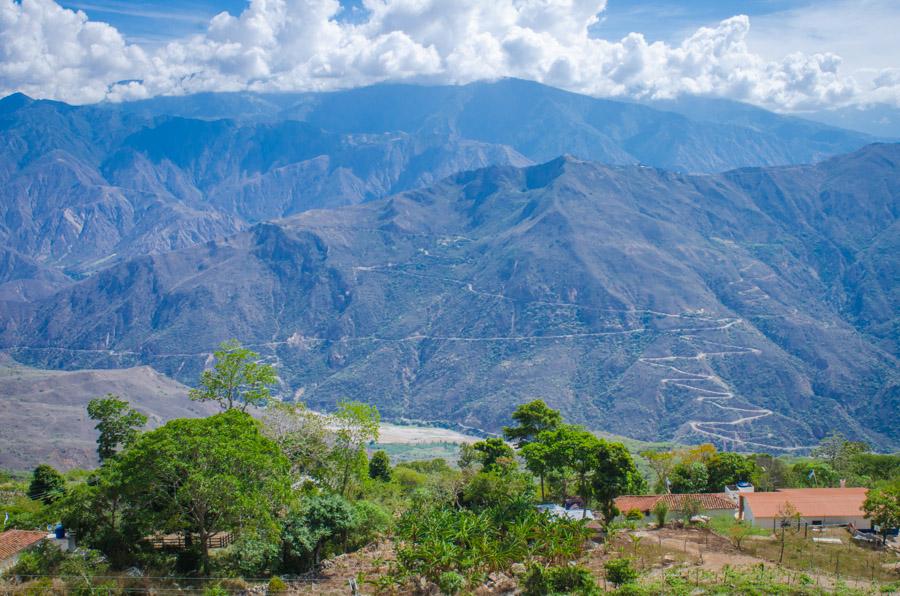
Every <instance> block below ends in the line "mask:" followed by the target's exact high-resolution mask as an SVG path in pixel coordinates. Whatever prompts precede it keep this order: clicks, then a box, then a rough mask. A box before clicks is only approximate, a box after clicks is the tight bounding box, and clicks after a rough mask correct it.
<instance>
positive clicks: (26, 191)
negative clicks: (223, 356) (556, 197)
mask: <svg viewBox="0 0 900 596" xmlns="http://www.w3.org/2000/svg"><path fill="white" fill-rule="evenodd" d="M528 163H530V162H529V161H528V160H527V159H525V158H524V157H522V156H521V155H518V154H517V153H516V152H515V151H513V150H511V149H509V148H507V147H501V146H497V145H489V144H485V143H481V142H478V141H469V140H464V139H456V138H448V137H446V136H439V135H418V136H414V135H409V134H404V133H385V134H373V135H346V134H337V133H329V132H325V131H323V130H321V129H318V128H316V127H314V126H312V125H309V124H304V123H300V122H292V121H280V122H276V123H266V124H260V123H257V124H245V125H241V124H238V123H236V122H234V121H229V120H219V121H212V122H211V121H204V120H190V119H183V118H169V117H159V118H146V117H144V116H140V115H132V114H129V113H127V112H125V111H122V110H118V109H108V108H106V107H95V106H88V107H72V106H68V105H66V104H62V103H58V102H50V101H33V100H31V99H29V98H27V97H25V96H22V95H15V96H10V97H8V98H5V99H4V100H2V101H0V181H2V182H3V190H2V191H0V193H2V195H0V199H2V200H0V246H3V247H4V249H6V250H10V251H14V252H15V253H17V254H20V255H22V256H24V257H26V258H29V259H32V260H34V261H35V262H36V263H39V264H40V265H42V266H44V267H47V268H55V269H57V270H65V271H67V272H68V273H69V274H71V275H75V276H79V275H84V274H88V273H90V272H92V271H95V270H97V269H99V268H101V267H104V266H108V265H110V264H112V263H114V262H117V261H120V260H122V259H125V258H129V257H132V256H136V255H140V254H145V253H148V252H149V253H154V252H163V251H167V250H173V249H178V248H184V247H187V246H192V245H194V244H197V243H202V242H205V241H208V240H212V239H214V238H219V237H223V236H226V235H228V234H231V233H234V232H236V231H238V230H241V229H243V228H245V227H246V226H247V225H248V224H252V223H255V222H257V221H260V220H265V219H271V218H278V217H283V216H285V215H290V214H293V213H299V212H301V211H304V210H306V209H310V208H314V207H332V206H337V205H347V204H353V203H358V202H360V201H365V200H369V199H372V198H378V197H381V196H384V195H386V194H389V193H391V192H397V191H399V190H404V189H408V188H414V187H417V186H420V185H423V184H429V183H432V182H434V181H435V180H438V179H440V178H443V177H445V176H448V175H450V174H452V173H454V172H457V171H459V170H464V169H471V168H477V167H483V166H485V165H491V164H513V165H525V164H528ZM18 271H21V269H19V270H18ZM2 281H18V282H19V283H21V284H24V283H26V282H29V281H31V280H30V278H16V279H3V280H2ZM7 294H10V293H9V292H7Z"/></svg>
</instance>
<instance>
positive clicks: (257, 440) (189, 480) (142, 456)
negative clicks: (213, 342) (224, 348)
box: [113, 409, 290, 574]
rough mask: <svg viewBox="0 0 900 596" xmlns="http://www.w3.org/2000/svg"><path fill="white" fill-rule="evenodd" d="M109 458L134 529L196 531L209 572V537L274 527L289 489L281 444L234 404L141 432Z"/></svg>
mask: <svg viewBox="0 0 900 596" xmlns="http://www.w3.org/2000/svg"><path fill="white" fill-rule="evenodd" d="M113 465H114V466H116V467H118V468H119V470H120V471H121V474H122V483H123V485H124V490H125V492H126V494H127V495H128V498H129V501H130V507H129V508H128V509H127V510H126V511H125V517H126V521H127V523H128V524H129V525H130V526H131V527H133V528H135V529H136V531H138V532H140V534H138V535H144V536H145V535H147V534H149V533H151V532H179V533H184V534H185V535H186V536H188V537H191V538H192V537H193V536H196V537H197V542H198V543H199V554H200V562H201V565H200V567H201V570H202V572H204V573H207V574H208V573H209V571H210V558H209V548H208V547H209V538H210V537H211V536H212V535H214V534H215V533H217V532H222V531H238V530H252V529H260V528H266V527H272V525H273V524H274V515H275V513H276V512H277V511H278V510H280V509H281V508H282V506H283V504H284V503H285V500H286V498H287V495H288V493H289V490H290V479H289V474H288V471H289V463H288V461H287V459H286V458H285V457H284V455H283V454H282V453H281V450H280V449H279V448H278V446H277V445H276V444H275V443H274V442H273V441H272V440H270V439H268V438H267V437H265V436H263V434H262V433H261V432H260V423H259V422H257V421H255V420H254V419H253V418H251V417H250V416H249V415H247V414H245V413H243V412H239V411H237V410H233V409H232V410H228V411H226V412H223V413H221V414H217V415H215V416H211V417H209V418H200V419H179V420H172V421H170V422H168V423H167V424H165V425H164V426H162V427H160V428H158V429H156V430H154V431H151V432H148V433H144V434H143V435H141V436H140V437H139V438H138V439H137V441H135V443H134V444H133V445H132V446H131V447H129V448H128V449H126V450H125V451H123V452H122V453H121V454H120V455H119V457H117V458H116V460H114V462H113Z"/></svg>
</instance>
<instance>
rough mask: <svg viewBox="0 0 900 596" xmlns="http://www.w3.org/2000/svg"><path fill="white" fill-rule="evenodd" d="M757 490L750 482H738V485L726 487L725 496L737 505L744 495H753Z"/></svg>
mask: <svg viewBox="0 0 900 596" xmlns="http://www.w3.org/2000/svg"><path fill="white" fill-rule="evenodd" d="M755 491H756V489H754V488H753V485H752V484H750V483H749V482H738V483H737V484H729V485H727V486H725V496H726V497H728V498H729V499H731V501H732V502H733V503H734V504H735V505H737V504H738V500H739V499H740V496H741V494H742V493H752V492H755Z"/></svg>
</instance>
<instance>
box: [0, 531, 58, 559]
mask: <svg viewBox="0 0 900 596" xmlns="http://www.w3.org/2000/svg"><path fill="white" fill-rule="evenodd" d="M46 537H47V533H46V532H32V531H30V530H7V531H5V532H3V533H2V534H0V561H5V560H6V559H8V558H10V557H11V556H13V555H15V554H16V553H18V552H20V551H23V550H25V549H26V548H28V547H29V546H33V545H35V544H37V543H38V542H40V541H41V540H43V539H44V538H46Z"/></svg>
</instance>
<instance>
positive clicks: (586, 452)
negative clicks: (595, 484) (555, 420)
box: [538, 424, 601, 508]
mask: <svg viewBox="0 0 900 596" xmlns="http://www.w3.org/2000/svg"><path fill="white" fill-rule="evenodd" d="M538 441H540V442H541V443H544V444H546V445H547V446H548V448H549V453H548V455H547V462H548V464H549V465H548V467H549V468H550V469H552V470H555V471H562V470H564V469H565V468H568V469H570V470H572V472H574V474H575V477H576V478H577V483H578V495H579V496H580V497H581V499H582V501H584V503H585V508H586V507H587V506H588V505H589V504H590V500H591V487H590V475H591V473H592V472H593V471H594V470H595V469H596V467H597V456H598V454H599V453H600V445H601V442H600V439H598V438H597V437H596V436H594V435H593V434H591V433H590V432H588V431H586V430H585V429H584V428H582V427H580V426H575V425H572V424H563V425H561V426H559V427H557V428H555V429H553V430H546V431H544V432H542V433H540V434H539V435H538Z"/></svg>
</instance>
